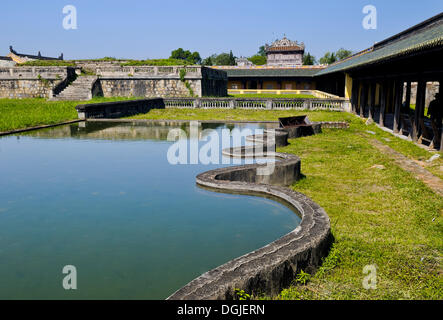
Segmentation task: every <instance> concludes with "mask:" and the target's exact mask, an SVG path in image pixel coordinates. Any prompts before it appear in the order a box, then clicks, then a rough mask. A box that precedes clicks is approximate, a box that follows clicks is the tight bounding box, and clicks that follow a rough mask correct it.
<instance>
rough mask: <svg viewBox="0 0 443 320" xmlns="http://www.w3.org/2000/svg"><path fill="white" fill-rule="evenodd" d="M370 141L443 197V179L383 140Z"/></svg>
mask: <svg viewBox="0 0 443 320" xmlns="http://www.w3.org/2000/svg"><path fill="white" fill-rule="evenodd" d="M370 143H371V144H372V145H373V146H375V147H376V148H377V149H378V150H380V151H381V152H383V153H384V154H387V155H388V156H390V157H391V158H392V159H394V161H395V163H396V164H397V165H398V166H400V168H402V169H404V170H406V171H409V172H411V173H412V174H413V175H414V176H415V178H417V179H419V180H421V181H423V182H424V183H425V184H426V185H427V186H428V187H429V188H431V189H432V190H433V191H434V192H435V193H437V194H439V195H440V196H442V197H443V180H442V179H440V178H438V177H436V176H434V175H433V174H432V173H430V172H429V171H428V170H426V169H425V168H423V167H421V166H420V165H419V164H417V163H416V162H415V161H414V160H411V159H409V158H407V157H405V156H404V155H402V154H401V153H399V152H397V151H395V150H394V149H392V148H390V147H388V146H387V145H385V144H383V143H382V142H380V141H378V140H376V139H371V140H370Z"/></svg>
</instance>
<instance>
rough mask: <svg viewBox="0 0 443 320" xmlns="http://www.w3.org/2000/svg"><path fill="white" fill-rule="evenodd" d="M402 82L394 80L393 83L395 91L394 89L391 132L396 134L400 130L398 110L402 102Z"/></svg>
mask: <svg viewBox="0 0 443 320" xmlns="http://www.w3.org/2000/svg"><path fill="white" fill-rule="evenodd" d="M403 87H404V84H403V81H402V80H396V81H395V89H394V128H393V131H394V132H395V133H398V131H399V130H400V110H401V104H402V102H403Z"/></svg>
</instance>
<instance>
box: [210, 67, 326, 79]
mask: <svg viewBox="0 0 443 320" xmlns="http://www.w3.org/2000/svg"><path fill="white" fill-rule="evenodd" d="M212 68H214V69H218V70H223V71H225V72H226V73H227V74H228V77H229V78H236V77H237V78H240V77H257V76H259V77H313V76H314V75H316V74H317V73H318V72H319V71H321V70H323V69H325V68H326V66H324V65H319V66H299V67H277V66H251V67H248V66H242V67H240V66H213V67H212Z"/></svg>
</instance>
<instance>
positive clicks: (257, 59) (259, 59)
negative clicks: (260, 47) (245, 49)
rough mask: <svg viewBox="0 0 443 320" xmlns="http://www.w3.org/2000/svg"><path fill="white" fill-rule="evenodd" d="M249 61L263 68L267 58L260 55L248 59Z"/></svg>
mask: <svg viewBox="0 0 443 320" xmlns="http://www.w3.org/2000/svg"><path fill="white" fill-rule="evenodd" d="M248 60H249V61H251V62H252V63H253V64H255V65H256V66H262V65H264V64H266V63H267V59H266V57H263V56H261V55H259V54H256V55H253V56H252V57H249V58H248Z"/></svg>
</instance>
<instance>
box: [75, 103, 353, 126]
mask: <svg viewBox="0 0 443 320" xmlns="http://www.w3.org/2000/svg"><path fill="white" fill-rule="evenodd" d="M346 103H349V101H347V100H345V99H324V100H320V99H233V98H154V99H140V100H125V101H116V102H104V103H95V104H82V105H78V106H77V107H76V109H77V112H78V116H79V118H80V119H88V118H120V117H125V116H131V115H135V114H138V113H146V112H149V110H151V109H163V108H201V109H259V110H260V109H261V110H281V109H288V110H289V109H291V110H329V111H343V110H345V105H346ZM331 125H332V124H331Z"/></svg>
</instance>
